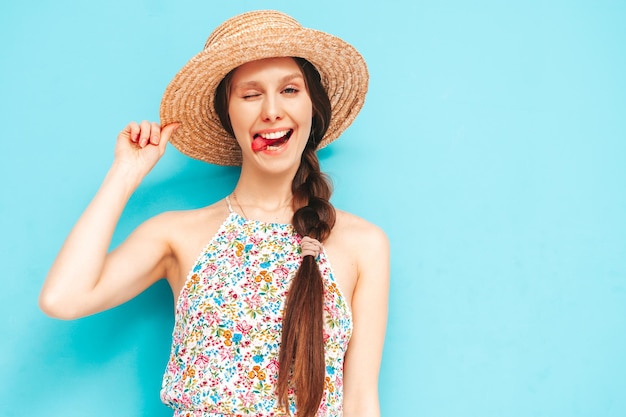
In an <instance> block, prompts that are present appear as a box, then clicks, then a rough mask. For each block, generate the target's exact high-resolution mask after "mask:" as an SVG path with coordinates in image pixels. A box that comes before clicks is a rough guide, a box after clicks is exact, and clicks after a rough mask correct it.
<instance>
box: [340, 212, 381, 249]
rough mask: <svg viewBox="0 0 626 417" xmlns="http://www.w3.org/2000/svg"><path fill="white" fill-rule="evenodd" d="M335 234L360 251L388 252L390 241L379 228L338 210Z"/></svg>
mask: <svg viewBox="0 0 626 417" xmlns="http://www.w3.org/2000/svg"><path fill="white" fill-rule="evenodd" d="M336 212H337V222H336V223H335V227H334V228H333V234H336V235H337V236H336V237H337V238H338V239H340V240H341V241H344V242H346V244H347V245H355V243H358V244H356V245H355V246H358V248H359V251H366V252H368V253H370V251H375V252H380V251H386V250H387V248H388V246H389V240H388V238H387V235H386V233H385V232H384V231H383V229H381V228H380V227H379V226H377V225H375V224H374V223H371V222H369V221H367V220H365V219H363V218H361V217H359V216H356V215H354V214H351V213H348V212H346V211H342V210H337V211H336Z"/></svg>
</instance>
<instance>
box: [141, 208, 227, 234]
mask: <svg viewBox="0 0 626 417" xmlns="http://www.w3.org/2000/svg"><path fill="white" fill-rule="evenodd" d="M227 216H228V207H227V205H226V204H225V202H224V200H219V201H217V202H215V203H213V204H211V205H208V206H206V207H201V208H195V209H187V210H171V211H165V212H163V213H160V214H157V215H156V216H154V217H152V218H150V219H148V220H147V221H146V223H145V224H146V226H147V227H150V228H153V229H160V230H162V231H163V232H164V233H165V234H167V235H177V234H180V233H183V234H186V233H189V231H194V230H202V229H204V230H206V229H213V228H215V229H217V227H219V225H220V224H221V223H222V222H223V221H224V219H225V218H226V217H227Z"/></svg>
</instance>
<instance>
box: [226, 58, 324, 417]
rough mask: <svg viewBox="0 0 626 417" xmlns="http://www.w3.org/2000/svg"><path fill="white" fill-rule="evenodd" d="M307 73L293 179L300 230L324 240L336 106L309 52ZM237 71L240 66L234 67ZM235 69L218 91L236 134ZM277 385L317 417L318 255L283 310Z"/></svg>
mask: <svg viewBox="0 0 626 417" xmlns="http://www.w3.org/2000/svg"><path fill="white" fill-rule="evenodd" d="M294 60H295V61H296V63H297V64H298V66H299V67H300V69H301V70H302V74H303V76H304V80H305V83H306V87H307V90H308V93H309V97H310V98H311V102H312V107H313V121H312V126H311V134H310V135H309V139H308V142H307V144H306V147H305V149H304V152H303V153H302V158H301V161H300V166H299V167H298V171H297V172H296V175H295V176H294V178H293V181H292V183H291V191H292V194H293V210H294V214H293V219H292V223H293V226H294V228H295V230H296V231H297V232H298V233H299V234H300V235H301V236H303V237H304V236H309V237H312V238H314V239H317V240H319V241H320V242H323V241H324V240H326V239H327V238H328V236H329V235H330V232H331V230H332V228H333V226H334V225H335V209H334V207H333V206H332V205H331V204H330V201H329V200H330V196H331V194H332V187H331V184H330V181H329V180H328V178H327V177H326V176H325V175H324V174H323V173H322V172H321V171H320V164H319V160H318V159H317V155H316V154H315V151H316V149H317V146H318V145H319V143H320V141H321V140H322V138H323V137H324V134H325V133H326V130H327V129H328V124H329V123H330V116H331V106H330V100H329V99H328V95H327V93H326V90H325V89H324V87H323V86H322V82H321V77H320V74H319V73H318V72H317V70H316V69H315V67H314V66H313V65H312V64H311V63H310V62H308V61H307V60H305V59H303V58H294ZM233 71H234V70H233ZM233 71H231V72H230V73H229V74H228V75H227V76H226V77H225V78H224V79H223V80H222V82H221V83H220V85H219V86H218V88H217V90H216V93H215V110H216V112H217V114H218V116H219V118H220V121H221V122H222V125H223V126H224V128H225V129H226V130H227V131H228V132H229V133H231V134H232V135H233V136H234V133H233V131H232V127H231V125H230V118H229V117H228V93H229V90H230V88H229V84H230V79H231V77H232V73H233ZM278 359H279V373H278V382H277V386H276V394H277V396H278V404H279V405H280V406H281V407H283V408H284V409H285V410H287V412H288V411H289V390H290V388H293V389H294V390H295V394H296V407H297V410H298V416H299V417H314V416H315V414H316V413H317V410H318V409H319V406H320V402H321V400H322V395H323V392H324V377H325V372H326V364H325V357H324V283H323V281H322V275H321V273H320V270H319V267H318V266H317V262H316V260H315V258H314V257H313V256H312V255H307V256H304V257H303V259H302V264H301V265H300V268H299V269H298V271H297V272H296V275H295V277H294V278H293V281H292V283H291V287H290V288H289V293H288V295H287V300H286V303H285V310H284V313H283V331H282V339H281V345H280V352H279V358H278Z"/></svg>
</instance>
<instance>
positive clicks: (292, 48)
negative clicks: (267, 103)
mask: <svg viewBox="0 0 626 417" xmlns="http://www.w3.org/2000/svg"><path fill="white" fill-rule="evenodd" d="M274 57H300V58H305V59H306V60H308V61H309V62H311V63H312V64H313V65H314V66H315V67H316V68H317V70H318V71H319V73H320V75H321V79H322V85H323V86H324V88H325V89H326V92H327V93H328V97H329V99H330V103H331V108H332V114H331V120H330V124H329V126H328V130H327V131H326V134H325V135H324V137H323V138H322V141H321V142H320V145H319V146H318V149H319V148H322V147H324V146H326V145H328V144H329V143H330V142H332V141H334V140H335V139H337V138H338V137H339V135H340V134H341V133H342V132H343V131H344V130H345V129H346V128H347V127H348V126H350V124H351V123H352V121H353V120H354V118H355V117H356V115H357V114H358V113H359V111H360V110H361V108H362V107H363V103H364V101H365V94H366V92H367V84H368V78H369V76H368V72H367V66H366V64H365V60H364V59H363V57H362V56H361V54H359V52H358V51H357V50H356V49H355V48H354V47H353V46H352V45H350V44H348V43H347V42H345V41H343V40H341V39H339V38H337V37H336V36H333V35H330V34H328V33H324V32H321V31H317V30H313V29H308V28H304V27H302V25H300V23H298V22H297V21H296V20H295V19H293V18H292V17H290V16H288V15H286V14H284V13H281V12H277V11H272V10H263V11H254V12H248V13H244V14H241V15H238V16H235V17H233V18H230V19H228V20H227V21H225V22H224V23H222V24H221V25H220V26H218V27H217V29H215V30H214V31H213V33H212V34H211V35H210V36H209V38H208V39H207V41H206V44H205V46H204V50H203V51H202V52H200V53H199V54H197V55H196V56H194V57H193V58H191V60H190V61H189V62H188V63H187V64H186V65H185V66H184V67H183V68H182V69H181V70H180V71H179V72H178V73H177V74H176V75H175V76H174V79H173V80H172V82H171V83H170V84H169V85H168V86H167V88H166V89H165V93H164V95H163V99H162V101H161V124H162V125H163V126H165V125H167V124H169V123H172V122H180V123H181V126H180V128H179V129H178V130H177V131H176V132H175V133H174V134H173V135H172V137H171V139H170V141H171V143H172V144H173V145H174V146H175V147H176V148H178V149H179V150H180V151H181V152H182V153H184V154H186V155H188V156H190V157H192V158H195V159H199V160H202V161H206V162H210V163H213V164H218V165H241V149H240V148H239V145H238V144H237V141H236V140H235V139H234V138H233V137H232V136H231V135H229V134H228V133H227V132H226V130H224V128H223V127H222V124H221V123H220V120H219V118H218V116H217V113H216V112H215V107H214V99H215V90H216V88H217V86H218V84H219V83H220V81H221V80H222V79H223V78H224V77H225V76H226V75H227V74H228V73H229V72H230V71H231V70H233V69H235V68H237V67H238V66H240V65H242V64H245V63H246V62H250V61H256V60H259V59H264V58H274Z"/></svg>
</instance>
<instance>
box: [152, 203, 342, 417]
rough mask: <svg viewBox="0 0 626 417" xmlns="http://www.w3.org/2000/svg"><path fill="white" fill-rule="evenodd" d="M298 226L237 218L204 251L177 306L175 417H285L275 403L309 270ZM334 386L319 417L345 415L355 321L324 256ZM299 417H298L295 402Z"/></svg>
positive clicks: (170, 378)
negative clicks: (292, 307) (291, 316)
mask: <svg viewBox="0 0 626 417" xmlns="http://www.w3.org/2000/svg"><path fill="white" fill-rule="evenodd" d="M300 240H301V237H300V236H299V235H298V234H297V232H296V231H295V229H294V228H293V226H291V225H290V224H279V223H262V222H258V221H253V220H246V219H245V218H243V217H242V216H240V215H239V214H237V213H236V212H234V211H232V210H231V213H230V215H229V216H228V218H227V219H226V220H225V222H224V224H222V226H221V227H220V229H219V231H218V232H217V234H216V235H215V237H214V238H213V239H212V240H211V242H210V243H209V244H208V245H207V246H206V247H205V249H204V250H203V251H202V253H201V255H200V256H199V258H198V261H197V262H196V264H195V266H194V267H193V269H192V270H191V271H190V273H189V275H188V277H187V281H186V284H185V286H184V288H183V289H182V290H181V293H180V296H179V298H178V302H177V306H176V319H175V324H174V331H173V336H172V349H171V355H170V358H169V362H168V364H167V368H166V371H165V375H164V377H163V385H162V390H161V399H162V401H163V402H164V403H165V404H166V405H168V406H170V407H172V408H173V409H174V410H175V414H174V415H175V416H177V417H182V416H189V417H191V416H193V417H218V416H219V417H222V416H259V417H269V416H282V415H286V413H285V410H281V409H280V408H279V407H278V401H277V397H276V394H275V387H276V382H277V380H278V350H279V344H280V337H281V330H282V312H283V308H284V304H285V297H286V293H287V290H288V288H289V284H290V282H291V279H292V278H293V277H294V276H295V273H296V271H297V269H298V267H299V266H300V262H301V257H300V253H301V251H300ZM317 262H318V265H319V267H320V271H321V273H322V277H323V280H324V290H325V291H324V340H325V342H324V343H325V358H326V383H325V388H324V394H323V398H322V402H321V404H320V408H319V410H318V413H317V415H318V416H324V417H331V416H341V415H342V400H343V386H342V383H343V360H344V354H345V351H346V349H347V346H348V341H349V339H350V335H351V331H352V318H351V313H350V310H349V308H348V306H347V304H346V301H345V299H344V297H343V296H342V295H341V293H340V291H339V289H338V287H337V285H336V284H335V282H334V278H333V274H332V270H331V267H330V264H329V262H328V259H327V257H326V254H325V252H323V251H322V252H321V253H320V255H319V256H318V258H317ZM289 408H290V412H291V414H292V415H296V416H297V410H296V409H295V398H294V396H293V395H290V406H289Z"/></svg>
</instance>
